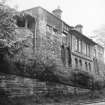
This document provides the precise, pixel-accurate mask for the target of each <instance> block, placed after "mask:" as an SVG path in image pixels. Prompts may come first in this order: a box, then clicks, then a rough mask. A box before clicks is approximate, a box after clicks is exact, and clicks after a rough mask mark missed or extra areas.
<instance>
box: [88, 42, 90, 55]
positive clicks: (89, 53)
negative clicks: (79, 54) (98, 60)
mask: <svg viewBox="0 0 105 105" xmlns="http://www.w3.org/2000/svg"><path fill="white" fill-rule="evenodd" d="M87 56H90V45H88V44H87Z"/></svg>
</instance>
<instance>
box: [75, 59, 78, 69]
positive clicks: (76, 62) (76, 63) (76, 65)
mask: <svg viewBox="0 0 105 105" xmlns="http://www.w3.org/2000/svg"><path fill="white" fill-rule="evenodd" d="M75 67H76V68H78V59H77V58H75Z"/></svg>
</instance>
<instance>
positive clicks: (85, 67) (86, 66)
mask: <svg viewBox="0 0 105 105" xmlns="http://www.w3.org/2000/svg"><path fill="white" fill-rule="evenodd" d="M85 68H86V70H88V66H87V62H85Z"/></svg>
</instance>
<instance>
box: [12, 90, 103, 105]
mask: <svg viewBox="0 0 105 105" xmlns="http://www.w3.org/2000/svg"><path fill="white" fill-rule="evenodd" d="M103 91H104V90H103ZM95 94H96V93H94V96H92V95H91V92H88V93H84V94H77V95H76V94H66V95H64V94H59V95H57V94H56V95H55V94H53V95H51V94H47V95H44V96H40V95H36V96H29V97H26V96H25V97H15V98H12V101H13V103H15V105H83V103H86V105H91V104H90V103H94V102H96V101H102V100H103V99H104V97H105V95H102V94H98V95H95ZM101 104H102V105H103V103H100V104H99V105H101ZM94 105H95V104H94Z"/></svg>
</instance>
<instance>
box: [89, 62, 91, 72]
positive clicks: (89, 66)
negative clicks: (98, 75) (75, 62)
mask: <svg viewBox="0 0 105 105" xmlns="http://www.w3.org/2000/svg"><path fill="white" fill-rule="evenodd" d="M89 71H91V64H90V63H89Z"/></svg>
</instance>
